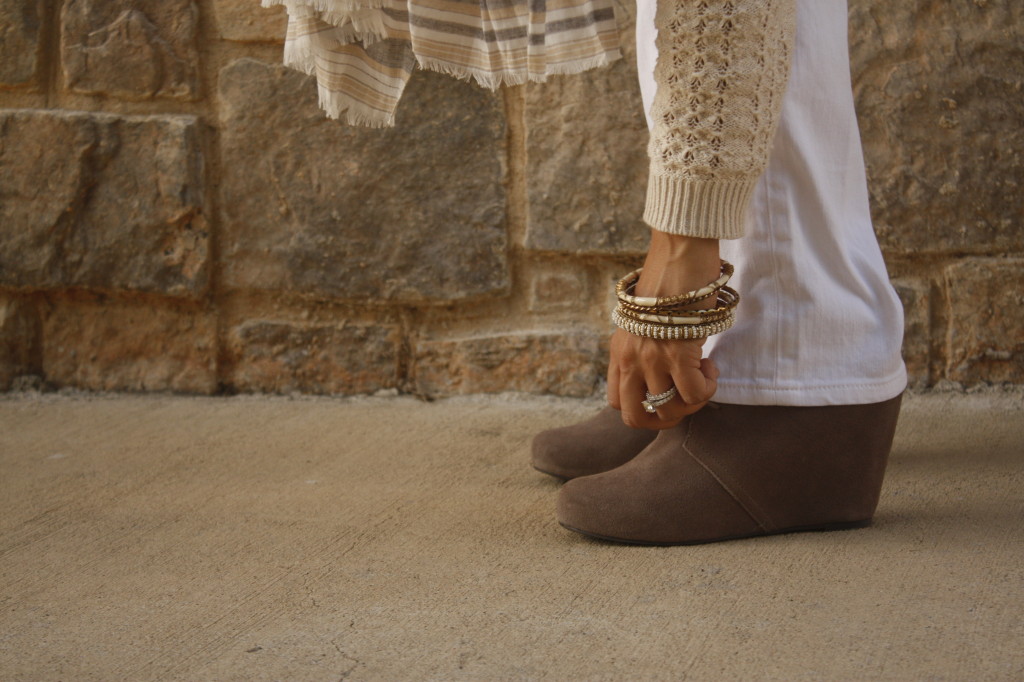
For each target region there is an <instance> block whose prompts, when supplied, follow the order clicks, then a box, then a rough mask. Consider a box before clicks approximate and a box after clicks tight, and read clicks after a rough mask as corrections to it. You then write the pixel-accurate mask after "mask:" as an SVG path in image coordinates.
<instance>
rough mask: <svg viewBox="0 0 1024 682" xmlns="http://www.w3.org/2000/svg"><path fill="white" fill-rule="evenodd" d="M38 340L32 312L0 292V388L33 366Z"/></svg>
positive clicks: (29, 370) (22, 302)
mask: <svg viewBox="0 0 1024 682" xmlns="http://www.w3.org/2000/svg"><path fill="white" fill-rule="evenodd" d="M38 343H39V334H38V329H37V325H36V323H35V315H34V314H33V311H32V309H31V307H30V306H29V305H28V304H27V303H26V302H25V301H23V300H21V299H18V298H14V297H10V296H4V295H3V294H0V391H6V390H7V389H8V388H10V387H11V383H12V382H13V380H14V379H15V378H16V377H19V376H21V375H23V374H27V373H29V372H31V371H32V370H33V367H32V358H33V356H34V354H35V351H36V348H37V346H38Z"/></svg>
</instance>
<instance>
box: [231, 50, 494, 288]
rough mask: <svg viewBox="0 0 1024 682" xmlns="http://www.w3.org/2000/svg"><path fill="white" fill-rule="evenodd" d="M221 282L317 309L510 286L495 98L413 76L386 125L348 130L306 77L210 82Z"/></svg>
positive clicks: (248, 71)
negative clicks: (295, 298) (287, 296)
mask: <svg viewBox="0 0 1024 682" xmlns="http://www.w3.org/2000/svg"><path fill="white" fill-rule="evenodd" d="M220 84H221V85H220V96H221V99H222V111H223V122H222V127H223V131H224V132H223V137H222V150H223V159H224V164H223V169H224V171H223V172H224V176H223V180H222V183H221V189H222V195H221V197H222V199H221V206H222V207H223V211H224V221H223V222H224V237H223V240H222V241H221V245H222V247H221V248H222V253H223V262H224V264H225V272H224V283H225V284H226V285H227V286H228V287H232V288H237V289H248V290H277V291H292V292H299V293H302V294H308V295H312V296H315V297H319V298H326V299H366V298H367V297H372V301H374V302H380V303H388V302H432V301H450V300H457V299H463V298H468V297H477V296H481V295H487V294H495V293H500V292H503V291H505V290H507V288H508V286H509V274H508V263H507V256H506V242H507V236H506V228H505V204H506V195H505V185H504V183H505V173H504V168H503V159H504V154H505V122H504V116H503V113H502V111H503V110H502V103H501V99H500V97H499V96H498V95H496V94H494V93H491V92H488V91H486V90H483V89H481V88H479V87H478V86H475V85H471V84H468V83H463V82H459V81H456V80H454V79H452V78H450V77H447V76H441V75H438V74H432V73H425V72H418V73H417V74H416V75H414V77H413V79H412V81H411V82H410V84H409V87H408V88H407V90H406V94H405V95H404V97H403V100H402V103H401V105H400V106H399V111H398V116H397V126H396V127H395V128H389V129H370V128H363V127H352V126H346V125H344V124H342V123H340V122H338V121H334V120H331V119H328V118H326V117H325V115H324V113H323V112H322V111H321V110H320V109H319V108H318V106H317V95H316V85H315V83H314V82H313V80H312V79H310V78H309V77H307V76H303V75H301V74H299V73H296V72H295V71H292V70H290V69H286V68H284V67H281V66H277V65H270V64H265V63H262V62H258V61H254V60H252V59H241V60H237V61H235V62H233V63H231V64H230V65H228V66H227V67H225V68H224V70H223V71H222V72H221V75H220Z"/></svg>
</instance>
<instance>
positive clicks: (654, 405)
mask: <svg viewBox="0 0 1024 682" xmlns="http://www.w3.org/2000/svg"><path fill="white" fill-rule="evenodd" d="M646 393H647V396H646V397H647V400H645V401H643V402H642V403H640V404H641V405H643V406H644V409H645V410H647V411H648V412H650V413H651V414H654V413H655V412H656V411H657V409H658V408H659V407H661V406H662V405H664V404H665V403H667V402H669V401H670V400H672V398H674V397H675V395H676V387H675V386H673V387H672V388H670V389H668V390H667V391H663V392H661V393H658V394H657V395H654V394H652V393H651V392H650V391H646Z"/></svg>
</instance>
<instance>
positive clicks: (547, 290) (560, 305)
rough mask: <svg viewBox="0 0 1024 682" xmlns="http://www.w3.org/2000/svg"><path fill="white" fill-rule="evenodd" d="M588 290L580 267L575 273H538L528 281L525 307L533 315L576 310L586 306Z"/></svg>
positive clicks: (583, 271)
mask: <svg viewBox="0 0 1024 682" xmlns="http://www.w3.org/2000/svg"><path fill="white" fill-rule="evenodd" d="M589 288H590V287H588V286H587V272H586V271H585V270H584V269H583V268H582V267H580V268H579V270H578V271H577V272H538V273H535V274H534V276H533V277H532V278H531V280H530V298H529V302H528V303H527V306H528V308H529V310H530V311H531V312H535V313H543V312H546V311H555V310H560V311H567V310H576V309H578V308H579V307H580V305H584V306H585V305H586V304H587V302H588V301H587V299H588V297H589Z"/></svg>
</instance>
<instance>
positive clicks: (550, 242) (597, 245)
mask: <svg viewBox="0 0 1024 682" xmlns="http://www.w3.org/2000/svg"><path fill="white" fill-rule="evenodd" d="M616 11H617V14H618V17H619V23H620V26H621V30H622V39H623V44H624V45H623V55H624V59H621V60H619V61H618V62H616V63H615V64H613V65H611V66H609V67H607V68H604V69H598V70H596V71H592V72H588V73H585V74H582V75H580V76H572V77H562V76H558V77H555V78H552V79H550V80H549V81H548V82H547V83H544V84H540V85H538V84H529V85H528V86H527V87H526V130H527V137H526V164H527V165H526V181H527V193H528V202H529V211H528V215H529V219H528V222H527V230H526V238H525V243H526V247H527V248H529V249H536V250H540V251H560V252H570V253H601V254H615V253H637V252H642V251H645V250H646V249H647V240H648V235H649V234H650V231H649V229H648V228H647V227H646V226H645V225H644V223H643V221H642V220H641V216H642V214H643V208H644V196H645V192H646V189H647V165H648V161H647V124H646V122H645V120H644V115H643V106H642V105H641V102H640V86H639V85H638V83H637V78H636V57H635V50H634V49H633V40H634V39H633V30H634V29H633V25H634V19H633V16H634V14H635V7H634V6H633V5H632V4H630V5H629V6H628V7H627V6H626V5H623V4H619V5H617V7H616Z"/></svg>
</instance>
